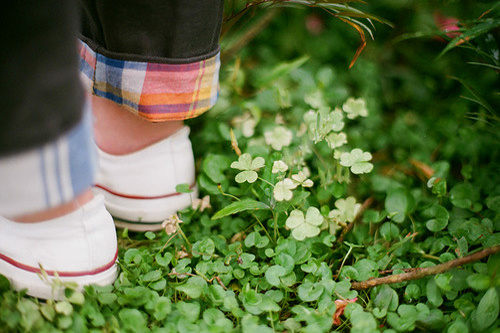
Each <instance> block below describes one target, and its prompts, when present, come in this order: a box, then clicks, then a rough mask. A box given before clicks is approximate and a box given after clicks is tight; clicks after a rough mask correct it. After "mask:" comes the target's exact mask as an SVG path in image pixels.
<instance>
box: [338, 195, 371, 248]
mask: <svg viewBox="0 0 500 333" xmlns="http://www.w3.org/2000/svg"><path fill="white" fill-rule="evenodd" d="M372 203H373V198H372V197H369V198H368V199H366V200H365V202H363V204H362V205H361V207H360V208H359V211H358V213H357V214H356V217H355V218H354V220H353V221H352V222H351V223H349V224H348V225H347V226H346V227H345V228H344V229H343V230H342V233H341V234H340V236H339V239H338V243H342V242H343V241H344V237H345V235H346V234H347V233H348V232H349V231H351V230H352V228H354V224H356V223H357V222H358V220H359V219H360V218H361V216H362V215H363V213H364V212H365V210H366V209H367V208H368V207H370V206H371V204H372Z"/></svg>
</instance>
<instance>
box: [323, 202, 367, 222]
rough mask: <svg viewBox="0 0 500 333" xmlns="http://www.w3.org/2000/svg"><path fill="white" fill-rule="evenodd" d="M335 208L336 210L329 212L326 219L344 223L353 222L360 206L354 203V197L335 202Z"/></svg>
mask: <svg viewBox="0 0 500 333" xmlns="http://www.w3.org/2000/svg"><path fill="white" fill-rule="evenodd" d="M335 207H337V209H333V210H332V211H330V213H329V214H328V217H329V218H332V219H335V220H338V221H340V222H344V223H345V222H352V221H354V219H355V218H356V215H357V214H358V212H359V209H360V208H361V204H359V203H356V199H355V198H354V197H347V198H346V199H338V200H337V201H335Z"/></svg>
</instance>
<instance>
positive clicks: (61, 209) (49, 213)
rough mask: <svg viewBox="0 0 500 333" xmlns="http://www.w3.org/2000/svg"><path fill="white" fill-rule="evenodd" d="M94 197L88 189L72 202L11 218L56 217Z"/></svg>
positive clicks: (24, 220) (38, 219) (35, 219)
mask: <svg viewBox="0 0 500 333" xmlns="http://www.w3.org/2000/svg"><path fill="white" fill-rule="evenodd" d="M93 198H94V195H93V194H92V190H91V189H88V190H86V191H85V192H83V193H82V194H80V195H79V196H77V197H76V198H74V199H73V200H71V201H70V202H66V203H64V204H62V205H59V206H56V207H53V208H49V209H47V210H43V211H39V212H35V213H30V214H24V215H19V216H15V217H13V218H11V220H12V221H15V222H25V223H33V222H41V221H46V220H51V219H55V218H58V217H61V216H63V215H66V214H69V213H71V212H74V211H75V210H77V209H79V208H80V207H82V206H83V205H85V204H86V203H87V202H89V201H91V200H92V199H93Z"/></svg>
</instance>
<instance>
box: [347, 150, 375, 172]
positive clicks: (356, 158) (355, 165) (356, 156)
mask: <svg viewBox="0 0 500 333" xmlns="http://www.w3.org/2000/svg"><path fill="white" fill-rule="evenodd" d="M371 159H372V154H370V153H368V152H363V151H362V150H361V149H359V148H355V149H353V150H351V152H350V153H342V154H340V165H342V166H345V167H350V168H351V172H352V173H354V174H357V175H359V174H362V173H369V172H370V171H372V169H373V164H371V163H370V162H368V161H370V160H371Z"/></svg>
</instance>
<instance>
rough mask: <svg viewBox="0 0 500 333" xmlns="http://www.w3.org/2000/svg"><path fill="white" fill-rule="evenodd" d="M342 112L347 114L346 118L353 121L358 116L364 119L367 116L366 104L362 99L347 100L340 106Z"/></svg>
mask: <svg viewBox="0 0 500 333" xmlns="http://www.w3.org/2000/svg"><path fill="white" fill-rule="evenodd" d="M342 110H344V112H345V113H347V118H349V119H355V118H357V117H358V116H360V117H366V116H368V110H367V108H366V102H365V100H364V99H362V98H357V99H354V98H352V97H350V98H348V99H347V101H346V102H345V103H344V105H342Z"/></svg>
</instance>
